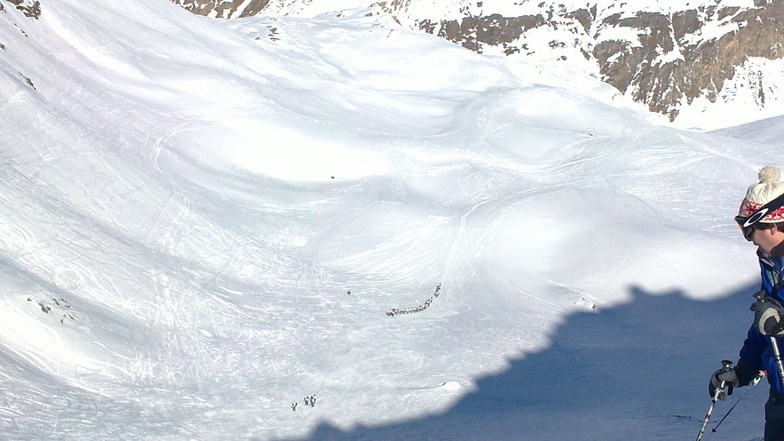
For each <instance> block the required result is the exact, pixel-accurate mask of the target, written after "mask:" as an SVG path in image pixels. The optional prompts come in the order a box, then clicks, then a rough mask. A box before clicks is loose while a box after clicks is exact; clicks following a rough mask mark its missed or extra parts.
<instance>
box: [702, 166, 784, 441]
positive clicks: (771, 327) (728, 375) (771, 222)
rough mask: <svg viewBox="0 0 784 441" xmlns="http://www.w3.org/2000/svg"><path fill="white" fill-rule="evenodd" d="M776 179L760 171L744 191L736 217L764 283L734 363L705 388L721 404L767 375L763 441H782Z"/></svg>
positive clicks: (782, 316) (781, 188) (780, 233)
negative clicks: (753, 248)
mask: <svg viewBox="0 0 784 441" xmlns="http://www.w3.org/2000/svg"><path fill="white" fill-rule="evenodd" d="M780 178H781V175H780V172H779V170H778V169H777V168H774V167H764V168H763V169H762V170H760V172H759V183H758V184H754V185H752V186H751V187H749V188H748V190H747V192H746V197H745V198H744V199H743V202H741V205H740V209H739V212H738V216H736V217H735V221H736V222H737V223H738V226H739V227H740V229H741V231H742V232H743V236H744V237H745V238H746V240H748V241H749V242H752V243H753V244H754V245H756V246H757V256H758V258H759V264H760V269H761V272H762V284H761V287H760V288H761V289H760V291H758V292H757V293H756V294H755V298H756V299H757V301H756V302H754V303H753V304H752V305H751V310H752V311H754V322H753V323H752V325H751V328H750V329H749V332H748V334H747V337H746V341H744V342H743V347H742V348H741V350H740V358H739V359H738V363H737V364H736V365H735V367H734V368H723V369H719V370H717V371H716V372H714V373H713V374H712V375H711V381H710V384H709V386H708V391H709V393H710V395H711V397H713V396H714V394H715V393H716V392H717V391H718V392H719V395H718V398H719V399H722V400H723V399H725V398H726V395H729V394H731V393H732V388H733V387H738V386H745V385H747V384H750V383H751V382H752V381H753V380H754V379H756V378H757V377H758V376H759V375H760V371H765V372H766V373H767V377H768V383H769V384H770V396H769V398H768V402H767V403H766V404H765V441H784V384H782V378H784V372H782V370H783V369H782V361H781V357H780V354H779V356H777V355H776V352H777V351H779V348H781V349H782V350H784V307H782V304H784V182H781V181H780ZM724 388H727V392H726V395H725V392H724Z"/></svg>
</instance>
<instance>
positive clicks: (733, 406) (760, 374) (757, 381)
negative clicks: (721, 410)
mask: <svg viewBox="0 0 784 441" xmlns="http://www.w3.org/2000/svg"><path fill="white" fill-rule="evenodd" d="M765 375H766V373H765V371H760V372H759V375H757V377H756V378H755V379H754V380H752V381H751V383H749V387H747V388H746V392H743V395H741V396H740V397H738V399H737V400H735V404H733V405H732V407H730V410H728V411H727V413H725V414H724V416H723V417H722V418H721V420H719V422H718V423H717V424H716V426H715V427H714V428H713V429H711V432H714V433H715V432H716V430H718V429H719V426H721V423H723V422H724V420H726V419H727V417H728V416H730V413H732V410H733V409H735V406H737V405H738V403H740V400H742V399H743V398H744V397H745V396H746V395H748V393H749V391H750V390H751V388H752V387H754V386H756V385H757V383H759V382H760V381H761V380H762V378H763V377H764V376H765Z"/></svg>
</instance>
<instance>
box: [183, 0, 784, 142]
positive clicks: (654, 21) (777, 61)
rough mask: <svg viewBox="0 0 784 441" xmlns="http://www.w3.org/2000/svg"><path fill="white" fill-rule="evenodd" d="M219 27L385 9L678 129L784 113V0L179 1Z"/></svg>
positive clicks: (410, 23) (408, 23) (420, 28)
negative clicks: (611, 94) (599, 89)
mask: <svg viewBox="0 0 784 441" xmlns="http://www.w3.org/2000/svg"><path fill="white" fill-rule="evenodd" d="M172 1H173V2H175V3H177V4H181V5H183V6H184V7H186V8H188V9H189V10H191V11H193V12H195V13H198V14H203V15H208V16H211V17H218V18H231V17H245V16H250V15H255V14H259V13H262V14H265V15H267V14H269V15H277V16H285V15H299V16H313V15H314V14H323V13H327V12H331V11H340V10H342V9H346V8H356V7H377V8H381V9H383V10H384V11H386V12H388V13H390V14H392V15H393V16H394V17H395V19H396V20H397V21H399V22H400V23H402V24H403V25H404V26H406V27H408V28H410V29H415V30H418V31H421V32H428V33H431V34H434V35H438V36H440V37H442V38H445V39H447V40H449V41H452V42H455V43H457V44H460V45H462V46H464V47H466V48H469V49H471V50H474V51H477V52H480V53H484V54H504V55H507V56H510V57H515V58H516V57H524V58H526V61H527V62H529V63H530V62H537V63H540V64H541V65H542V69H555V70H562V69H571V70H575V71H580V72H582V74H583V75H587V76H593V77H596V78H601V79H602V81H605V82H607V83H608V84H611V85H612V86H613V87H615V88H616V89H617V90H618V91H619V92H620V93H622V94H623V95H624V96H626V97H628V98H629V99H633V100H634V101H635V102H639V103H642V104H644V105H645V106H646V107H647V108H648V109H649V110H650V111H651V112H654V113H657V114H661V115H665V116H666V117H667V118H668V119H669V120H670V121H673V122H674V123H675V124H676V125H677V126H678V127H686V128H695V127H699V128H703V129H715V128H720V127H727V126H731V125H735V124H738V123H742V122H751V121H754V120H757V119H762V118H767V117H771V116H778V115H781V114H783V113H784V99H782V91H781V89H780V87H779V84H780V82H781V79H782V75H783V74H782V72H783V71H782V61H781V59H782V56H784V52H782V50H781V47H782V45H784V39H782V38H784V37H782V35H784V32H782V23H784V0H772V1H752V0H702V1H696V2H695V1H691V2H686V3H684V2H678V1H672V0H658V1H651V2H626V1H618V0H600V1H591V2H586V1H561V0H559V1H552V0H546V1H540V0H522V1H518V0H484V1H469V0H436V1H434V0H426V1H423V0H394V1H382V2H374V1H370V0H341V1H335V0H272V1H268V0H245V1H241V2H240V1H230V0H223V1H217V2H216V1H213V0H172Z"/></svg>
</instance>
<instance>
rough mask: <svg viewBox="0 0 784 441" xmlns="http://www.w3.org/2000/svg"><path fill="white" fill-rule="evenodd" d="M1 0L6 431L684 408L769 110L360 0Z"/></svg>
mask: <svg viewBox="0 0 784 441" xmlns="http://www.w3.org/2000/svg"><path fill="white" fill-rule="evenodd" d="M0 6H2V7H1V8H0V98H1V99H0V439H3V440H14V441H16V440H25V441H27V440H58V441H61V440H79V441H85V440H86V441H92V440H95V441H98V440H100V441H105V440H107V439H123V440H145V441H161V440H165V441H169V440H171V441H181V440H200V441H201V440H207V441H213V440H214V441H223V440H242V441H251V440H253V441H259V440H264V441H267V440H269V441H272V440H328V439H333V440H334V439H337V440H359V439H364V440H375V441H391V440H400V439H406V440H413V441H426V440H428V441H429V440H433V439H443V440H455V441H466V440H471V441H474V440H476V441H479V440H483V441H486V440H508V439H534V440H563V439H583V440H595V439H606V440H628V439H684V438H690V439H693V438H694V437H695V436H696V433H697V430H698V429H699V425H700V423H701V421H702V418H703V416H704V415H705V411H706V410H707V406H708V404H709V400H708V396H707V393H706V385H707V378H708V376H709V375H710V373H711V372H713V371H714V370H715V369H717V368H718V367H719V366H720V360H722V359H735V358H736V356H737V350H738V348H739V346H740V344H741V341H742V338H743V335H744V333H745V331H746V329H747V327H748V324H749V322H750V320H751V317H750V312H749V310H748V305H749V303H750V300H751V297H750V293H752V292H753V291H755V285H756V284H757V278H758V274H757V273H758V269H757V267H756V259H755V257H754V250H753V247H751V246H750V245H749V244H748V243H747V242H746V241H745V240H743V238H742V236H741V234H740V232H739V231H738V228H737V226H736V225H735V224H734V222H733V219H732V218H733V216H734V215H735V213H736V210H737V208H738V205H739V203H740V200H741V198H742V197H743V194H744V192H745V189H746V188H747V186H748V185H750V184H752V183H754V182H755V180H756V174H757V171H758V169H759V168H760V167H761V166H763V165H767V164H772V165H781V164H780V163H779V162H778V161H780V160H781V158H780V147H779V146H778V145H777V144H776V143H777V142H779V139H780V138H779V136H778V133H779V132H780V127H781V125H782V120H781V118H772V119H764V120H758V121H755V122H754V123H753V124H748V125H743V126H738V127H734V126H725V127H723V128H722V130H720V131H704V130H679V129H676V128H673V127H672V125H671V124H670V123H669V122H667V121H666V118H659V117H658V116H657V115H656V114H653V113H651V112H649V111H647V110H645V109H643V108H641V106H639V105H638V104H637V103H634V102H632V101H631V100H630V99H628V97H626V96H621V95H619V93H618V91H617V90H616V89H615V88H614V87H612V86H610V85H608V84H606V83H604V82H602V81H600V80H599V78H595V77H591V76H590V75H584V74H583V73H582V71H581V70H580V69H581V68H580V66H578V65H574V66H570V64H569V60H572V58H568V59H567V60H557V59H556V60H545V59H542V60H538V61H537V60H533V59H528V58H525V57H514V56H506V55H503V54H495V55H493V54H489V53H483V54H478V53H477V52H476V51H471V50H468V49H466V48H464V47H462V46H461V45H459V44H455V43H453V42H450V41H447V40H445V39H443V38H439V37H437V36H435V35H432V34H430V33H428V32H421V31H419V30H412V29H409V28H408V27H406V26H404V25H402V24H400V23H398V22H397V21H396V20H395V18H396V17H394V16H393V15H390V13H388V12H386V11H384V10H383V9H382V8H379V7H360V8H348V7H345V8H344V9H340V10H339V11H335V10H330V11H321V12H318V11H316V10H315V9H312V10H311V12H312V14H310V13H308V14H305V13H304V12H305V11H304V10H303V13H302V14H300V15H295V14H288V15H285V14H283V15H275V14H273V15H264V14H259V15H256V16H252V17H244V18H240V17H236V16H235V17H232V18H231V19H217V18H215V17H205V16H200V15H198V14H193V13H191V12H189V11H187V10H185V9H184V8H183V7H181V6H179V5H175V4H173V3H172V2H170V1H168V0H129V1H124V2H117V1H114V0H92V1H90V2H85V1H82V0H50V1H40V2H38V1H35V2H34V1H13V2H12V1H8V0H0ZM302 6H305V5H302ZM344 6H349V5H341V7H344ZM310 7H313V8H315V5H310ZM398 21H400V19H398ZM546 66H549V67H547V68H545V67H546ZM558 66H560V67H561V68H558ZM755 109H756V107H749V108H748V109H747V110H746V111H747V112H749V114H750V113H752V112H754V111H755ZM743 115H746V113H745V112H744V113H743ZM662 119H664V121H662ZM708 123H713V121H712V120H708ZM744 392H745V391H743V390H739V391H738V395H736V396H739V395H742V394H743V393H744ZM765 397H766V390H765V387H764V386H757V388H756V389H751V390H749V393H748V395H747V398H745V399H744V401H742V402H741V403H740V404H739V405H738V406H737V407H736V408H735V410H734V411H733V413H732V415H731V416H730V417H729V418H728V419H727V420H726V421H725V422H724V423H723V425H722V427H721V428H720V430H719V431H718V432H716V433H715V434H714V433H709V434H708V435H709V436H710V438H707V437H706V440H708V439H711V440H716V441H719V440H738V439H742V440H752V439H759V438H760V437H759V434H760V432H761V427H762V408H761V406H762V402H764V400H765ZM305 398H307V401H305ZM732 403H733V402H723V403H719V404H718V405H717V408H716V413H715V415H716V416H717V417H718V416H721V415H722V414H723V413H724V412H726V411H727V410H728V409H729V408H730V406H731V404H732Z"/></svg>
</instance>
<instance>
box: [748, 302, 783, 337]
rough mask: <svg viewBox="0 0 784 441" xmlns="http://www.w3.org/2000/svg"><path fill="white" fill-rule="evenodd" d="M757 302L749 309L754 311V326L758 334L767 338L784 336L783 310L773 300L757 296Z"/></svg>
mask: <svg viewBox="0 0 784 441" xmlns="http://www.w3.org/2000/svg"><path fill="white" fill-rule="evenodd" d="M755 297H757V299H758V300H757V301H756V302H754V303H752V304H751V306H750V307H749V309H751V310H752V311H754V326H755V327H756V328H757V330H758V331H759V333H760V334H762V335H769V336H777V337H780V336H784V321H782V317H784V308H782V306H781V303H779V302H778V301H777V300H775V299H771V298H765V297H764V296H759V297H758V296H757V295H755Z"/></svg>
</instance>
